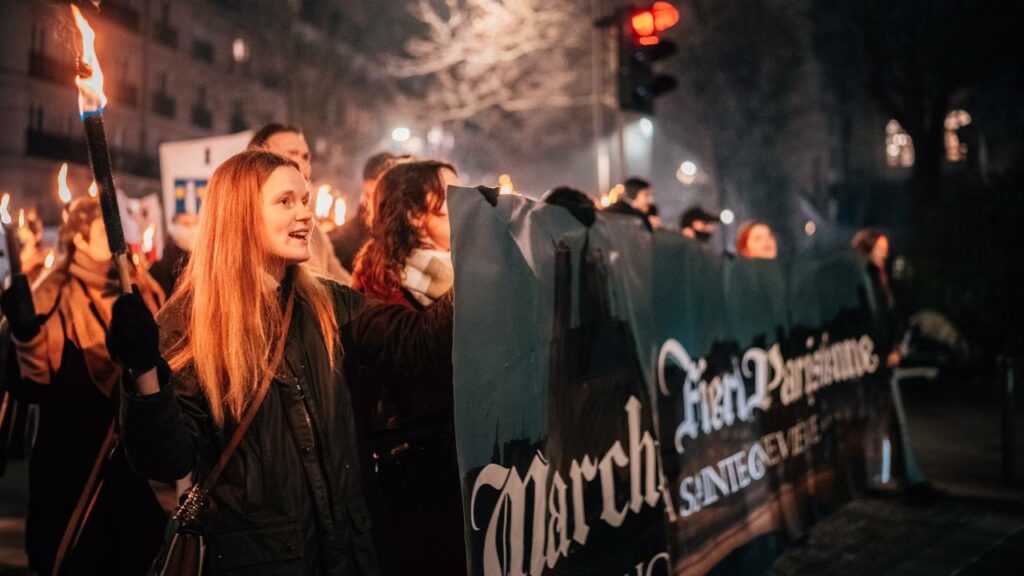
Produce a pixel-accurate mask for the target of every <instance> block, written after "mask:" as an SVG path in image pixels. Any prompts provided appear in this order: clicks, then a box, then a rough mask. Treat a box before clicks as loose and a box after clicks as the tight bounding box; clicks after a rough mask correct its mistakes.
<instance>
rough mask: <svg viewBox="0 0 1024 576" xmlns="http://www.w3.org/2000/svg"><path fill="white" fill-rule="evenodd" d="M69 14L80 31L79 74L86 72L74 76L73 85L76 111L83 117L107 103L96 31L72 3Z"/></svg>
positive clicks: (100, 108) (101, 108) (101, 109)
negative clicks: (76, 91)
mask: <svg viewBox="0 0 1024 576" xmlns="http://www.w3.org/2000/svg"><path fill="white" fill-rule="evenodd" d="M71 15H72V16H74V18H75V26H77V27H78V31H79V32H81V33H82V55H81V57H80V66H79V74H81V73H82V72H86V73H87V75H86V76H85V77H82V76H81V75H78V76H75V86H78V112H79V114H81V115H82V117H83V118H85V117H86V116H89V115H91V114H94V113H97V112H102V111H103V108H104V107H105V106H106V105H107V96H106V94H104V93H103V70H102V69H101V68H100V61H99V58H97V57H96V47H95V43H96V32H94V31H93V29H92V26H89V22H87V21H86V20H85V17H83V16H82V12H81V11H79V10H78V7H77V6H75V5H74V4H72V5H71Z"/></svg>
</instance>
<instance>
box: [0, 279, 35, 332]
mask: <svg viewBox="0 0 1024 576" xmlns="http://www.w3.org/2000/svg"><path fill="white" fill-rule="evenodd" d="M0 310H3V312H4V316H6V317H7V321H8V322H9V323H10V325H11V334H13V335H14V337H15V338H17V339H18V340H21V341H22V342H28V341H29V340H31V339H33V338H35V337H36V335H37V334H39V328H40V323H39V319H37V318H36V307H35V304H33V303H32V290H31V289H30V288H29V287H28V277H27V276H25V275H24V274H15V275H14V276H12V277H11V287H10V288H8V289H7V290H4V292H3V294H0Z"/></svg>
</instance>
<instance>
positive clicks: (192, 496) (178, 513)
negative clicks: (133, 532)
mask: <svg viewBox="0 0 1024 576" xmlns="http://www.w3.org/2000/svg"><path fill="white" fill-rule="evenodd" d="M294 304H295V294H294V292H291V293H289V296H288V305H287V307H286V309H285V313H284V324H283V326H282V330H281V338H280V339H279V340H278V342H277V347H276V348H275V349H274V356H273V360H272V361H271V362H270V366H271V367H272V368H274V369H276V368H277V365H278V364H280V363H281V358H282V357H283V356H284V344H285V341H286V340H287V339H288V328H289V327H290V326H291V319H292V308H293V307H294ZM270 373H271V376H270V377H269V378H268V379H267V381H266V382H264V383H263V386H262V388H261V389H260V392H259V394H258V395H257V396H256V399H255V401H254V402H253V403H252V404H250V405H249V408H248V409H247V410H246V411H245V414H244V415H243V416H242V420H241V421H240V422H239V423H238V428H236V429H235V432H234V434H232V435H231V440H230V441H229V442H228V445H227V447H225V448H224V451H223V452H221V455H220V458H219V459H218V460H217V464H216V465H215V466H214V467H213V469H212V470H211V471H210V475H209V476H208V477H207V478H206V480H205V481H202V482H199V483H196V484H195V485H193V486H192V487H191V488H189V489H188V490H187V491H185V493H184V494H182V495H181V504H179V506H178V508H177V509H176V510H175V511H174V515H173V516H171V521H170V522H169V523H168V524H167V532H166V534H165V535H164V545H163V547H162V548H161V549H160V553H159V554H158V555H157V557H156V560H155V561H154V562H153V566H152V568H151V569H150V571H149V573H150V576H200V575H201V574H202V573H203V560H204V557H205V555H206V542H205V541H204V538H203V536H204V535H203V524H202V521H201V515H202V513H203V512H204V511H206V509H207V508H209V494H210V489H211V488H212V487H213V486H214V485H215V484H216V483H217V480H218V479H219V478H220V473H221V472H223V471H224V467H225V466H227V463H228V461H229V460H230V459H231V456H233V455H234V453H235V450H236V449H237V448H238V445H239V444H241V443H242V436H244V435H245V432H246V430H248V429H249V425H250V424H252V420H253V417H254V416H256V411H257V410H259V407H260V405H261V404H263V398H265V397H266V395H267V391H268V390H269V389H270V384H271V380H273V374H274V372H273V371H271V372H270Z"/></svg>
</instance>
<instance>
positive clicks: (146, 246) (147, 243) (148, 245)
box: [142, 224, 156, 256]
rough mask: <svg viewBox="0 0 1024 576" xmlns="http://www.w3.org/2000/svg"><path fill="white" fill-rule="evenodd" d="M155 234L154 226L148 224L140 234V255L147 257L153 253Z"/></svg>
mask: <svg viewBox="0 0 1024 576" xmlns="http://www.w3.org/2000/svg"><path fill="white" fill-rule="evenodd" d="M155 232H156V224H150V225H149V226H146V231H145V232H143V233H142V253H143V254H146V255H147V256H148V255H149V253H150V252H152V251H153V234H154V233H155Z"/></svg>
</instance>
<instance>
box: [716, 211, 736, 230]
mask: <svg viewBox="0 0 1024 576" xmlns="http://www.w3.org/2000/svg"><path fill="white" fill-rule="evenodd" d="M719 219H721V220H722V224H725V225H726V226H728V225H729V224H732V223H733V222H734V221H735V220H736V215H735V214H733V213H732V210H729V209H728V208H726V209H725V210H722V213H721V214H720V215H719Z"/></svg>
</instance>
